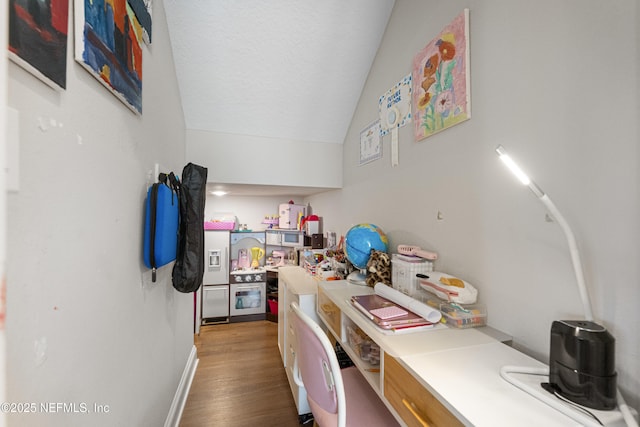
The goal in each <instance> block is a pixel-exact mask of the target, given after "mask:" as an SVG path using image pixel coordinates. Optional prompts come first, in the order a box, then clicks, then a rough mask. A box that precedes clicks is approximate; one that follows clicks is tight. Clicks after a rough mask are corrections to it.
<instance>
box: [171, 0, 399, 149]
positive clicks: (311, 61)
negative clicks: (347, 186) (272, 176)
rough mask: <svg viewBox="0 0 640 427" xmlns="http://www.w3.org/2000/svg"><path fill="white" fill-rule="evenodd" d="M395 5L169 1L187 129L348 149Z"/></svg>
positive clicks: (353, 0)
mask: <svg viewBox="0 0 640 427" xmlns="http://www.w3.org/2000/svg"><path fill="white" fill-rule="evenodd" d="M393 4H394V0H321V1H308V0H306V1H305V0H271V1H265V0H190V1H180V0H165V8H166V13H167V21H168V25H169V32H170V37H171V43H172V47H173V56H174V61H175V66H176V73H177V76H178V84H179V87H180V94H181V97H182V105H183V109H184V115H185V121H186V126H187V128H188V129H193V130H208V131H215V132H224V133H233V134H243V135H256V136H261V137H266V138H277V139H289V140H301V141H313V142H325V143H338V144H342V143H343V141H344V137H345V134H346V132H347V129H348V127H349V124H350V123H351V118H352V116H353V112H354V110H355V108H356V105H357V103H358V99H359V97H360V93H361V92H362V88H363V86H364V82H365V80H366V78H367V75H368V73H369V69H370V68H371V64H372V62H373V59H374V57H375V55H376V52H377V50H378V46H379V44H380V41H381V40H382V36H383V33H384V30H385V27H386V25H387V21H388V19H389V16H390V14H391V9H392V8H393Z"/></svg>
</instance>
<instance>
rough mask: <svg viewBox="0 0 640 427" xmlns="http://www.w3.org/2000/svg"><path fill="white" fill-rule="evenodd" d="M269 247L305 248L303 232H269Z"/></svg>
mask: <svg viewBox="0 0 640 427" xmlns="http://www.w3.org/2000/svg"><path fill="white" fill-rule="evenodd" d="M266 239H267V241H266V243H267V245H274V246H288V247H292V248H295V247H301V246H304V233H303V232H302V231H284V230H267V237H266Z"/></svg>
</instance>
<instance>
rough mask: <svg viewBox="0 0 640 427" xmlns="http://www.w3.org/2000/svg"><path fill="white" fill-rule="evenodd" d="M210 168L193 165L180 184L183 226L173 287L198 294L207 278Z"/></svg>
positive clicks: (179, 235)
mask: <svg viewBox="0 0 640 427" xmlns="http://www.w3.org/2000/svg"><path fill="white" fill-rule="evenodd" d="M206 186H207V168H205V167H202V166H198V165H195V164H193V163H189V164H188V165H186V166H185V167H184V169H183V170H182V181H181V183H180V226H179V229H178V249H177V255H176V263H175V265H174V266H173V272H172V273H173V287H174V288H176V289H177V290H178V291H180V292H184V293H189V292H195V291H197V290H198V288H199V287H200V284H201V283H202V276H203V275H204V205H205V201H206Z"/></svg>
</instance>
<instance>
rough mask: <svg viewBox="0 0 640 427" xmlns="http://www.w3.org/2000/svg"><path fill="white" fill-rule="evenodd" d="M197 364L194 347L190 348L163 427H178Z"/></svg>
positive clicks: (196, 353)
mask: <svg viewBox="0 0 640 427" xmlns="http://www.w3.org/2000/svg"><path fill="white" fill-rule="evenodd" d="M198 362H199V359H198V352H197V350H196V346H195V345H194V346H193V347H192V348H191V354H189V359H188V360H187V364H186V365H185V367H184V371H182V378H180V383H179V384H178V389H177V390H176V394H175V395H174V396H173V402H171V408H170V409H169V414H168V415H167V419H166V420H165V421H164V427H178V424H180V419H181V418H182V411H183V410H184V405H185V404H186V403H187V396H188V395H189V390H190V389H191V383H192V382H193V377H194V376H195V374H196V368H197V367H198Z"/></svg>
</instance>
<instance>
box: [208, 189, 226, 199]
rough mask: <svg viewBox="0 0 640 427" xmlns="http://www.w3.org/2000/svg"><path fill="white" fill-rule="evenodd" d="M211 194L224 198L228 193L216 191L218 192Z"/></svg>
mask: <svg viewBox="0 0 640 427" xmlns="http://www.w3.org/2000/svg"><path fill="white" fill-rule="evenodd" d="M211 194H213V195H214V196H218V197H222V196H224V195H225V194H227V192H226V191H222V190H216V191H212V192H211Z"/></svg>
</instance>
